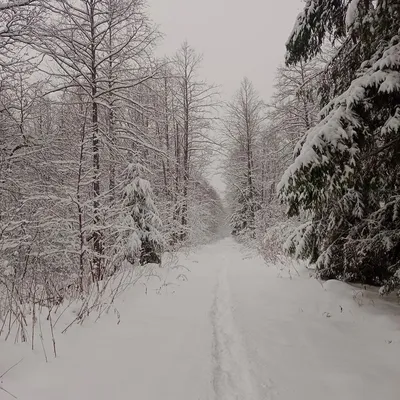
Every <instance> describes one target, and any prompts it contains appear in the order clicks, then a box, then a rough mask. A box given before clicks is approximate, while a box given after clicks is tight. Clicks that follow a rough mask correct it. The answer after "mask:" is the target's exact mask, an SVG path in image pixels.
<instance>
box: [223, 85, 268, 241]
mask: <svg viewBox="0 0 400 400" xmlns="http://www.w3.org/2000/svg"><path fill="white" fill-rule="evenodd" d="M226 114H227V116H226V120H225V123H224V131H225V134H226V137H227V142H226V147H227V151H228V157H227V160H226V168H225V171H226V172H225V175H226V179H227V183H228V189H229V198H230V206H231V212H232V215H231V227H232V232H233V233H234V234H240V233H244V232H247V233H249V234H250V236H254V230H255V216H256V212H257V211H258V210H259V209H260V206H261V205H260V201H261V198H260V194H261V193H260V187H259V185H258V181H257V174H258V173H259V167H258V165H257V164H256V152H257V149H258V148H259V146H260V144H261V142H260V140H261V135H262V132H263V121H264V119H265V105H264V103H263V101H262V100H261V99H260V97H259V95H258V93H257V92H256V91H255V89H254V87H253V84H252V83H251V82H250V81H249V80H248V79H247V78H245V79H244V80H243V81H242V83H241V86H240V89H239V90H238V92H237V93H236V95H235V97H234V99H233V101H232V102H230V103H228V105H227V112H226Z"/></svg>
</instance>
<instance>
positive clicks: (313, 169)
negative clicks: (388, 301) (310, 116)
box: [278, 0, 400, 292]
mask: <svg viewBox="0 0 400 400" xmlns="http://www.w3.org/2000/svg"><path fill="white" fill-rule="evenodd" d="M399 21H400V3H399V1H398V0H377V1H372V0H352V1H345V0H308V1H307V3H306V6H305V9H304V11H303V12H302V13H301V14H300V15H299V17H298V19H297V22H296V25H295V28H294V30H293V32H292V34H291V35H290V38H289V41H288V43H287V58H286V62H287V64H288V65H291V64H296V63H299V62H302V61H304V60H309V59H310V58H313V57H314V56H316V55H317V54H318V53H319V52H320V51H321V47H322V45H323V44H324V42H325V41H326V40H327V39H328V38H330V39H331V40H332V41H333V42H335V45H336V46H337V49H338V50H337V52H336V53H335V55H334V56H333V58H332V60H331V61H330V62H329V63H328V66H327V68H326V70H325V72H324V77H323V78H324V82H325V84H322V85H321V87H320V94H321V96H320V98H321V102H322V104H321V107H322V109H321V112H320V122H319V123H318V124H317V125H316V126H315V127H313V128H311V129H309V130H308V132H307V133H306V134H305V136H304V137H303V138H302V140H301V141H300V142H299V145H298V146H297V148H296V150H295V155H296V158H295V161H294V162H293V164H292V165H291V166H290V167H289V168H288V169H287V170H286V172H285V174H284V176H283V178H282V181H281V183H280V185H279V188H278V189H279V191H280V195H281V198H282V199H283V200H284V201H285V202H286V203H287V204H288V206H289V208H288V213H289V215H297V214H299V212H301V211H302V210H303V211H306V212H307V213H309V215H310V217H311V218H310V221H309V222H307V223H306V224H304V225H302V226H301V227H300V228H299V229H298V230H297V231H296V232H294V233H293V235H292V236H291V238H290V239H289V241H288V243H287V249H288V250H289V252H290V253H292V254H295V255H296V256H298V257H301V258H305V259H309V260H310V261H311V262H314V263H316V266H317V269H318V271H319V274H320V276H321V277H322V278H326V279H329V278H339V279H343V280H346V281H358V282H365V283H371V284H378V285H382V292H387V291H390V290H393V289H395V288H398V287H399V286H400V215H399V210H400V136H399V133H400V36H399V34H400V32H399V28H400V23H399Z"/></svg>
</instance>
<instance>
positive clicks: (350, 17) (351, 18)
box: [346, 0, 360, 29]
mask: <svg viewBox="0 0 400 400" xmlns="http://www.w3.org/2000/svg"><path fill="white" fill-rule="evenodd" d="M359 3H360V0H351V1H350V3H349V5H348V8H347V13H346V27H347V29H349V28H351V27H352V26H353V25H354V22H355V21H356V19H357V17H358V14H359V12H358V5H359Z"/></svg>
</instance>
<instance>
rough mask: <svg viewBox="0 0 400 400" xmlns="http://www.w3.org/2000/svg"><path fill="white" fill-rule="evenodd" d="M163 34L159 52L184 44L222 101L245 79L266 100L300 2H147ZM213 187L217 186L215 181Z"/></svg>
mask: <svg viewBox="0 0 400 400" xmlns="http://www.w3.org/2000/svg"><path fill="white" fill-rule="evenodd" d="M148 4H149V6H150V16H151V18H152V19H153V21H154V22H155V23H156V24H158V25H159V27H160V30H161V32H163V33H164V34H165V38H164V40H163V41H162V43H161V45H160V47H159V49H158V53H159V55H160V56H162V55H171V54H173V53H174V52H175V51H176V50H177V48H178V47H179V46H180V44H181V43H182V42H183V41H184V40H187V41H188V42H189V44H190V45H191V46H192V47H194V48H195V49H196V51H197V52H199V53H202V54H203V56H204V61H203V68H202V71H201V76H202V78H204V79H206V80H207V81H208V82H209V83H214V84H217V85H220V86H221V91H222V96H223V99H224V100H229V98H230V97H231V96H232V95H233V94H234V93H235V91H236V90H237V89H238V87H239V85H240V82H241V80H242V78H243V77H244V76H247V77H248V78H249V79H250V80H252V81H253V83H254V85H255V87H256V89H257V90H258V92H259V93H260V95H261V96H262V98H263V99H264V100H265V101H268V99H269V97H270V96H271V94H272V91H273V83H274V76H275V71H276V68H277V66H278V65H279V64H280V63H282V62H283V57H284V54H285V42H286V39H287V38H288V36H289V34H290V32H291V30H292V27H293V24H294V22H295V19H296V16H297V14H298V13H299V12H300V11H301V10H302V8H303V2H302V0H148ZM213 183H214V184H215V185H216V186H218V187H221V183H220V179H219V178H218V177H215V179H213ZM221 188H222V187H221Z"/></svg>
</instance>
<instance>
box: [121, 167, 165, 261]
mask: <svg viewBox="0 0 400 400" xmlns="http://www.w3.org/2000/svg"><path fill="white" fill-rule="evenodd" d="M143 172H144V168H143V166H141V165H140V164H130V165H129V166H128V168H127V170H126V177H125V182H124V184H125V186H124V188H123V191H122V197H123V201H122V205H121V207H122V212H121V214H122V215H121V217H120V222H119V224H118V226H119V232H118V241H117V243H118V245H117V246H116V248H117V249H118V250H119V251H121V252H122V255H123V257H122V258H123V259H126V260H127V261H128V262H130V263H131V264H134V263H136V262H139V263H140V264H142V265H143V264H146V263H160V262H161V252H162V248H163V237H162V234H161V225H162V223H161V220H160V217H159V215H158V211H157V208H156V206H155V204H154V200H153V192H152V189H151V186H150V182H149V181H148V180H146V179H143V178H142V175H143Z"/></svg>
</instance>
